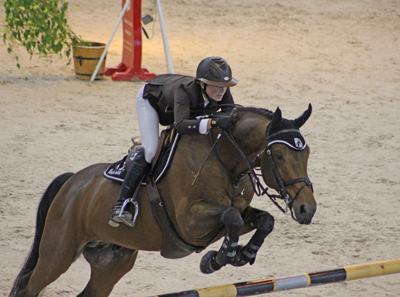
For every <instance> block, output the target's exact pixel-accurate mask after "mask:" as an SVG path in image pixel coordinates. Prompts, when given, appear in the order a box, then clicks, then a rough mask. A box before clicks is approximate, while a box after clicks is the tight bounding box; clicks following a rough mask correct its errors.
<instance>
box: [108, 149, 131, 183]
mask: <svg viewBox="0 0 400 297" xmlns="http://www.w3.org/2000/svg"><path fill="white" fill-rule="evenodd" d="M127 157H128V155H126V156H125V157H124V158H123V159H122V160H120V161H118V162H115V163H113V164H111V165H110V166H108V168H107V169H106V170H105V171H104V173H103V176H104V177H105V178H108V179H112V180H115V181H118V182H121V183H122V182H124V179H125V175H126V168H125V165H126V158H127Z"/></svg>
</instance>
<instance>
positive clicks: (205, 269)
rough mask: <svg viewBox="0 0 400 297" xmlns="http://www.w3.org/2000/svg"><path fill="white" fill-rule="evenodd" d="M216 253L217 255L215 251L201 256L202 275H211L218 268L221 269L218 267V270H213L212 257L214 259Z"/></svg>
mask: <svg viewBox="0 0 400 297" xmlns="http://www.w3.org/2000/svg"><path fill="white" fill-rule="evenodd" d="M217 253H218V252H217V251H209V252H208V253H207V254H205V255H204V256H203V258H201V261H200V271H201V272H202V273H204V274H210V273H213V272H214V271H216V270H218V269H219V268H221V267H219V268H218V269H215V268H213V265H212V260H213V257H215V255H216V254H217Z"/></svg>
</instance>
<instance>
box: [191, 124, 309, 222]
mask: <svg viewBox="0 0 400 297" xmlns="http://www.w3.org/2000/svg"><path fill="white" fill-rule="evenodd" d="M270 127H271V124H269V125H268V127H267V131H266V138H267V144H266V146H265V148H264V149H263V150H262V151H261V152H260V153H258V154H257V155H256V157H255V158H254V160H253V164H251V163H250V162H249V160H248V159H247V157H246V155H245V154H244V153H243V151H242V150H241V148H240V147H239V145H238V144H237V142H236V140H235V138H234V137H233V135H232V131H231V130H228V131H226V130H224V131H223V132H221V133H219V134H218V136H217V138H216V140H215V141H213V139H212V136H211V133H210V142H211V145H212V146H211V150H210V152H209V153H208V155H207V157H206V159H205V160H204V163H203V164H202V166H201V167H200V170H199V172H198V173H197V174H196V176H195V179H194V180H193V183H192V185H193V184H194V183H195V182H196V180H197V177H198V175H199V174H200V172H201V171H202V169H203V167H204V165H205V162H206V161H207V159H208V158H209V156H210V154H211V152H212V151H214V152H215V153H216V155H217V158H218V160H219V162H220V163H221V164H222V166H223V167H224V168H225V170H226V171H227V172H228V173H229V174H230V175H231V177H232V179H233V189H234V191H233V196H232V199H231V200H232V206H233V203H234V201H235V197H236V192H237V188H238V186H239V183H240V181H241V180H242V179H243V178H244V177H245V176H246V175H249V177H250V181H251V183H252V186H253V189H254V193H255V194H256V195H257V196H263V195H267V196H268V197H269V198H270V200H271V201H272V202H273V203H274V204H275V205H276V207H278V208H279V209H280V210H281V211H282V212H283V213H284V214H286V213H287V212H288V210H289V209H290V210H291V209H292V206H293V203H294V202H295V201H296V199H297V198H298V196H299V194H300V192H301V191H302V190H303V189H304V188H305V187H306V186H310V187H311V190H312V191H313V192H314V189H313V185H312V182H311V180H310V179H309V177H308V176H307V177H301V178H295V179H292V180H289V181H283V179H282V177H281V175H280V173H279V170H278V168H277V166H276V164H275V161H274V158H273V154H272V152H271V149H270V147H271V145H272V144H273V143H271V137H272V136H273V137H276V136H279V135H280V136H283V135H285V134H287V133H291V132H296V133H300V131H299V130H298V129H294V128H293V129H284V130H280V131H278V132H275V133H273V134H270ZM222 133H225V134H226V136H227V137H228V139H229V140H230V141H231V142H232V144H233V146H234V147H235V148H236V149H237V151H238V152H239V154H240V156H241V158H242V159H243V161H244V162H245V163H246V166H247V167H248V170H246V171H245V172H242V173H240V174H239V175H238V176H233V174H232V173H231V172H230V171H229V169H228V168H227V167H226V165H225V164H224V163H223V162H222V160H221V158H220V157H219V155H218V153H217V150H216V149H215V147H216V144H217V142H218V140H219V139H220V138H221V134H222ZM264 153H266V154H267V156H268V160H269V163H270V167H271V170H272V174H273V177H274V180H275V183H276V184H277V185H278V188H279V190H278V192H279V195H275V194H270V193H268V190H269V188H268V187H266V188H264V186H263V184H262V183H261V181H260V179H259V176H261V174H259V173H256V172H255V169H256V170H260V168H257V166H256V165H255V164H259V163H260V161H261V155H263V154H264ZM301 182H304V185H303V186H302V187H300V189H299V190H298V191H297V192H296V194H295V195H294V196H291V195H290V193H289V192H288V191H287V189H286V187H289V186H292V185H294V184H297V183H301ZM276 199H282V200H284V201H285V204H286V209H283V208H282V207H281V206H280V205H279V204H278V202H277V201H276ZM292 217H293V219H294V220H296V221H297V219H296V218H295V217H294V216H293V213H292Z"/></svg>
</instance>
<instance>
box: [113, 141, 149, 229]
mask: <svg viewBox="0 0 400 297" xmlns="http://www.w3.org/2000/svg"><path fill="white" fill-rule="evenodd" d="M150 168H151V164H150V163H147V161H146V159H145V158H144V148H143V147H140V148H138V149H137V151H136V153H135V155H134V159H133V161H132V165H131V168H130V169H129V170H128V172H127V173H126V176H125V179H124V182H123V184H122V187H121V193H120V196H119V199H118V201H117V203H116V204H115V205H114V207H113V209H112V213H111V219H110V221H109V222H108V224H109V225H110V226H112V227H118V226H119V223H124V224H126V225H128V226H130V227H133V226H134V222H133V215H132V214H131V213H130V212H129V211H128V210H126V209H125V207H124V206H126V205H127V203H125V205H124V202H125V200H127V199H129V198H132V196H133V194H134V193H135V191H136V188H137V187H138V186H140V185H139V183H140V182H141V180H142V178H143V176H144V175H145V174H146V173H147V171H148V170H149V169H150ZM135 206H136V207H137V205H135ZM123 207H124V208H123Z"/></svg>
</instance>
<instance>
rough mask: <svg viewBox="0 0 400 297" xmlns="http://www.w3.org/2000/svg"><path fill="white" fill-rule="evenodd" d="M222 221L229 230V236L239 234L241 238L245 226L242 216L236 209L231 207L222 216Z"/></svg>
mask: <svg viewBox="0 0 400 297" xmlns="http://www.w3.org/2000/svg"><path fill="white" fill-rule="evenodd" d="M222 221H223V223H224V224H225V226H226V228H227V229H228V234H231V233H232V234H237V236H238V237H239V232H240V229H242V227H243V225H244V221H243V219H242V216H241V214H240V212H239V210H237V209H236V208H234V207H229V208H228V209H227V210H226V211H225V212H224V213H223V215H222Z"/></svg>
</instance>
